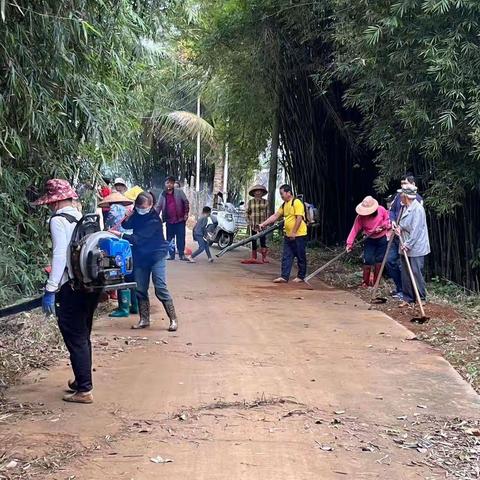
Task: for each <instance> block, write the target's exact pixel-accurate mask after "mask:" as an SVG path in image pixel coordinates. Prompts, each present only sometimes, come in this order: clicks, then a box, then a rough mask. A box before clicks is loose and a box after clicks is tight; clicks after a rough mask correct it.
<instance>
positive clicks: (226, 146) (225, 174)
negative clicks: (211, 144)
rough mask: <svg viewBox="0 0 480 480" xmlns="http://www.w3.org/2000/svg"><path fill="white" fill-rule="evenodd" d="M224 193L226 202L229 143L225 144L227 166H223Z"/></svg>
mask: <svg viewBox="0 0 480 480" xmlns="http://www.w3.org/2000/svg"><path fill="white" fill-rule="evenodd" d="M223 192H224V193H225V201H227V197H228V142H227V143H226V144H225V164H224V166H223Z"/></svg>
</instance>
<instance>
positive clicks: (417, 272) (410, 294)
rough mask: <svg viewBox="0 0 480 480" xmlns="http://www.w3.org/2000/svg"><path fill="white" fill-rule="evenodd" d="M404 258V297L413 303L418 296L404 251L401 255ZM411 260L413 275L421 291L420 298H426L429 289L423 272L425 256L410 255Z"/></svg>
mask: <svg viewBox="0 0 480 480" xmlns="http://www.w3.org/2000/svg"><path fill="white" fill-rule="evenodd" d="M400 258H401V259H402V269H401V270H402V290H403V299H404V300H405V301H406V302H409V303H412V302H416V301H417V298H416V296H415V290H414V289H413V285H412V281H411V279H410V273H409V270H408V267H407V262H406V260H405V257H404V255H403V253H402V254H401V255H400ZM408 259H409V260H410V265H411V267H412V271H413V277H414V278H415V282H416V284H417V288H418V292H419V293H420V298H421V299H422V300H425V298H426V296H427V291H426V287H425V277H424V274H423V267H424V265H425V256H422V257H408Z"/></svg>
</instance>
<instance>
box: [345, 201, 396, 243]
mask: <svg viewBox="0 0 480 480" xmlns="http://www.w3.org/2000/svg"><path fill="white" fill-rule="evenodd" d="M377 212H378V213H377V215H375V216H374V217H370V216H368V217H366V216H362V215H357V218H356V219H355V222H353V227H352V230H351V231H350V235H348V238H347V245H348V246H349V247H351V246H352V245H353V242H355V239H356V238H357V235H358V234H359V233H360V232H363V233H365V234H366V235H368V236H369V237H372V238H381V237H383V236H384V235H386V234H387V231H388V230H390V228H391V223H390V218H389V214H388V211H387V210H385V208H383V207H382V206H379V207H378V211H377ZM378 227H383V230H382V231H381V232H375V230H376V229H377V228H378Z"/></svg>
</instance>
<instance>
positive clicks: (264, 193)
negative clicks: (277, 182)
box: [248, 184, 268, 197]
mask: <svg viewBox="0 0 480 480" xmlns="http://www.w3.org/2000/svg"><path fill="white" fill-rule="evenodd" d="M256 190H261V191H262V192H263V195H262V197H263V196H264V195H266V194H267V193H268V190H267V189H266V188H265V187H264V186H263V185H260V184H258V185H254V186H253V187H252V188H251V189H250V190H249V191H248V194H249V195H250V196H251V197H253V192H255V191H256Z"/></svg>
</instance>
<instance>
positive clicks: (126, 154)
mask: <svg viewBox="0 0 480 480" xmlns="http://www.w3.org/2000/svg"><path fill="white" fill-rule="evenodd" d="M479 19H480V4H479V3H478V2H477V1H476V0H389V1H387V0H376V1H370V0H349V1H347V0H317V1H312V2H301V1H292V0H183V1H175V0H134V1H131V0H118V1H112V0H69V1H68V2H62V1H60V0H38V1H35V2H33V1H31V0H15V1H11V2H8V1H7V2H1V3H0V46H1V49H0V52H1V53H0V65H1V70H2V76H1V77H0V92H1V96H0V207H1V208H0V222H1V226H2V228H0V286H1V289H0V292H1V293H0V304H4V303H8V302H9V301H13V300H15V298H16V297H18V296H21V295H26V294H30V293H32V292H33V291H35V289H36V288H38V286H39V285H40V284H41V282H42V275H43V274H42V269H43V266H44V262H45V253H46V252H47V251H48V245H45V240H44V239H45V221H46V216H45V214H44V213H42V212H40V211H36V210H33V209H31V208H30V207H29V203H28V201H29V199H31V198H32V196H34V195H35V193H36V190H37V189H38V188H39V187H40V186H41V185H42V184H43V182H44V180H45V179H46V178H48V177H49V176H52V175H57V176H65V177H66V178H68V179H69V180H71V181H73V182H74V183H76V184H82V183H83V182H86V183H90V184H95V182H96V181H97V180H98V178H99V177H100V176H101V174H102V172H103V173H105V172H109V173H112V172H115V173H119V174H120V173H121V174H125V175H128V176H129V177H130V178H132V179H134V180H136V181H138V182H139V183H141V184H143V185H146V186H158V184H159V183H160V182H161V178H162V176H163V175H164V174H165V173H167V172H168V173H174V174H175V175H178V176H179V177H181V178H187V179H190V178H191V176H192V175H193V174H194V170H195V169H194V162H195V142H194V140H193V138H194V136H195V133H196V132H200V133H201V134H202V144H203V145H204V148H203V149H202V178H203V179H204V181H205V182H206V184H207V185H208V186H210V188H212V186H213V184H214V179H215V178H216V176H217V174H218V172H221V170H222V166H223V161H224V154H225V151H226V146H227V145H228V150H229V158H230V174H229V185H228V190H229V195H230V196H231V198H239V196H240V195H241V194H242V193H243V191H244V188H245V184H246V183H248V182H250V181H251V180H253V177H254V174H255V171H256V170H258V169H259V168H260V163H261V162H263V160H261V159H263V158H265V153H266V159H267V160H269V162H270V165H271V166H273V167H275V165H276V162H277V160H278V162H279V163H280V165H281V166H282V167H283V168H284V169H285V171H286V173H287V177H288V178H289V180H290V181H291V182H292V184H293V185H294V187H295V190H296V191H297V192H298V193H303V194H304V195H305V198H306V199H307V200H309V201H311V202H313V203H315V204H316V205H317V206H318V207H319V208H320V212H321V223H320V225H319V227H318V228H317V230H316V231H315V232H314V236H315V237H316V238H317V239H318V240H320V241H321V242H323V243H326V244H333V243H341V242H343V241H344V238H345V236H346V233H347V230H348V228H349V226H350V224H351V221H352V220H353V216H354V206H355V205H356V203H358V201H359V200H360V199H361V198H362V197H363V196H364V195H366V194H373V195H375V196H377V197H378V198H379V199H384V198H385V197H386V195H387V194H389V193H392V192H394V191H395V190H396V188H397V185H398V179H399V176H400V175H401V174H403V173H405V172H406V171H412V172H413V173H414V174H415V175H416V176H417V178H418V180H419V182H418V183H419V187H420V189H421V191H422V193H423V194H424V197H425V204H426V207H427V212H428V216H429V226H430V232H431V240H432V255H431V256H430V265H429V269H430V274H431V275H432V276H433V275H435V276H438V277H442V278H447V279H450V280H452V281H454V282H457V283H459V284H461V285H464V286H465V287H467V288H469V289H472V290H476V291H479V290H480V240H479V238H480V211H479V205H480V158H479V156H480V78H479V77H480V45H479V43H480V41H479V37H478V35H477V32H478V30H479V25H478V21H479ZM198 97H200V98H201V111H202V117H203V118H202V119H199V118H198V117H196V116H195V115H194V112H195V110H196V102H197V99H198ZM277 157H278V158H277ZM276 173H277V171H276V168H272V169H271V181H270V184H271V185H274V184H275V183H276ZM214 177H215V178H214ZM215 185H217V183H215Z"/></svg>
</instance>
